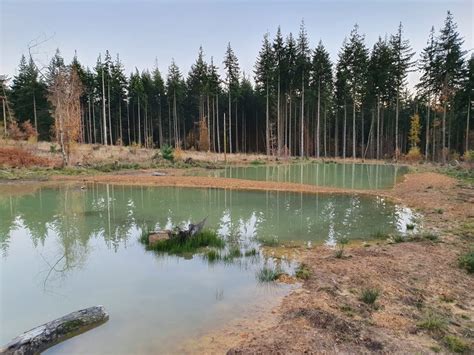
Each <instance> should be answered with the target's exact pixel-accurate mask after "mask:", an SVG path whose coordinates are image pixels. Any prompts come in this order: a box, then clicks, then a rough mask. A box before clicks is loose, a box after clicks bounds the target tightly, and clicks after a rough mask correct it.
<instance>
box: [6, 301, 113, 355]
mask: <svg viewBox="0 0 474 355" xmlns="http://www.w3.org/2000/svg"><path fill="white" fill-rule="evenodd" d="M108 319H109V315H108V314H107V312H105V309H104V307H103V306H95V307H90V308H86V309H81V310H80V311H76V312H72V313H69V314H67V315H65V316H64V317H61V318H58V319H56V320H53V321H51V322H48V323H45V324H43V325H40V326H39V327H36V328H33V329H31V330H28V331H27V332H25V333H23V334H21V335H19V336H17V337H16V338H15V339H13V340H12V341H11V342H10V343H8V344H7V345H5V346H4V347H3V348H1V349H0V354H9V355H10V354H12V355H13V354H14V355H29V354H38V353H40V352H42V351H44V350H46V349H48V348H50V347H51V346H53V345H56V344H58V343H60V342H62V341H64V340H67V339H69V338H72V337H73V336H76V335H79V334H81V333H84V332H86V331H88V330H90V329H92V328H95V327H97V326H99V325H101V324H103V323H105V322H106V321H107V320H108Z"/></svg>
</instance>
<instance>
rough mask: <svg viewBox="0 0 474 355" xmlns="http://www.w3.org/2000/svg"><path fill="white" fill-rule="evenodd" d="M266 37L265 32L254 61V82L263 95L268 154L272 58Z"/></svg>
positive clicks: (269, 148) (269, 152)
mask: <svg viewBox="0 0 474 355" xmlns="http://www.w3.org/2000/svg"><path fill="white" fill-rule="evenodd" d="M268 37H269V34H268V33H265V35H264V36H263V43H262V48H261V49H260V52H259V54H258V58H257V62H256V63H255V82H256V84H257V87H256V89H257V91H259V92H260V93H263V94H264V95H265V141H266V151H267V155H270V154H271V145H270V85H271V80H272V77H273V70H274V58H273V53H272V47H271V44H270V40H269V39H268Z"/></svg>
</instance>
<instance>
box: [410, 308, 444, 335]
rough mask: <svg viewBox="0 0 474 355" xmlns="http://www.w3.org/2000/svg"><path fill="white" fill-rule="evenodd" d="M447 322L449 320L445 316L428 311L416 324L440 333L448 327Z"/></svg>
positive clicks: (421, 327)
mask: <svg viewBox="0 0 474 355" xmlns="http://www.w3.org/2000/svg"><path fill="white" fill-rule="evenodd" d="M447 324H448V322H447V321H446V319H445V318H444V317H443V316H441V315H440V314H437V313H435V312H432V311H431V312H428V313H426V314H425V315H424V316H423V318H422V319H421V320H420V321H419V322H418V323H417V324H416V325H417V327H418V328H420V329H425V330H428V331H430V332H437V333H439V332H442V331H444V330H445V329H446V327H447Z"/></svg>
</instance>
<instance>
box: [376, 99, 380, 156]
mask: <svg viewBox="0 0 474 355" xmlns="http://www.w3.org/2000/svg"><path fill="white" fill-rule="evenodd" d="M377 159H380V98H379V97H377Z"/></svg>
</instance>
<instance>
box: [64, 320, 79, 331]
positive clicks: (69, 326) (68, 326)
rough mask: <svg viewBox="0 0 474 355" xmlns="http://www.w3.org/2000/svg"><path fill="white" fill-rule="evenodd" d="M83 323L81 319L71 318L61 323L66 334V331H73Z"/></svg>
mask: <svg viewBox="0 0 474 355" xmlns="http://www.w3.org/2000/svg"><path fill="white" fill-rule="evenodd" d="M83 325H84V323H83V322H82V321H81V320H79V319H73V320H70V321H67V322H64V323H63V324H62V329H63V330H64V333H65V334H67V333H70V332H73V331H75V330H77V329H78V328H80V327H82V326H83Z"/></svg>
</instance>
